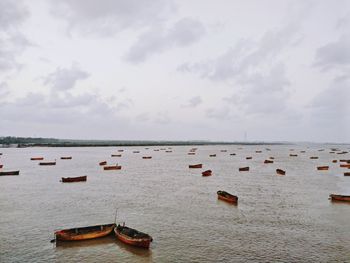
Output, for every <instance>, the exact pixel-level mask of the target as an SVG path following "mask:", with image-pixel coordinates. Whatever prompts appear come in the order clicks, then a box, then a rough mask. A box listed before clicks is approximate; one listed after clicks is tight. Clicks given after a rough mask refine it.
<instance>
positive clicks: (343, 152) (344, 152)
mask: <svg viewBox="0 0 350 263" xmlns="http://www.w3.org/2000/svg"><path fill="white" fill-rule="evenodd" d="M347 153H348V152H346V151H342V152H340V153H337V154H347Z"/></svg>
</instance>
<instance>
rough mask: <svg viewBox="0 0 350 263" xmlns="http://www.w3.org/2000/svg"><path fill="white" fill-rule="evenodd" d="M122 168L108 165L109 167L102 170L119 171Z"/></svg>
mask: <svg viewBox="0 0 350 263" xmlns="http://www.w3.org/2000/svg"><path fill="white" fill-rule="evenodd" d="M121 169H122V167H121V166H120V165H109V166H104V167H103V170H121Z"/></svg>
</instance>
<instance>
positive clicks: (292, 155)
mask: <svg viewBox="0 0 350 263" xmlns="http://www.w3.org/2000/svg"><path fill="white" fill-rule="evenodd" d="M289 156H290V157H297V156H298V155H297V154H290V155H289Z"/></svg>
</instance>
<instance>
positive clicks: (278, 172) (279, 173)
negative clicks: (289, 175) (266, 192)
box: [276, 169, 286, 175]
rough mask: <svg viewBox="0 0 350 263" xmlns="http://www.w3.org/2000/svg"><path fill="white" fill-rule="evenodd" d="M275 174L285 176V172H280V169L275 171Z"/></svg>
mask: <svg viewBox="0 0 350 263" xmlns="http://www.w3.org/2000/svg"><path fill="white" fill-rule="evenodd" d="M276 173H277V174H278V175H285V174H286V171H284V170H282V169H276Z"/></svg>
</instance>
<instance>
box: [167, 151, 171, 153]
mask: <svg viewBox="0 0 350 263" xmlns="http://www.w3.org/2000/svg"><path fill="white" fill-rule="evenodd" d="M165 152H166V153H172V152H173V151H165Z"/></svg>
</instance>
